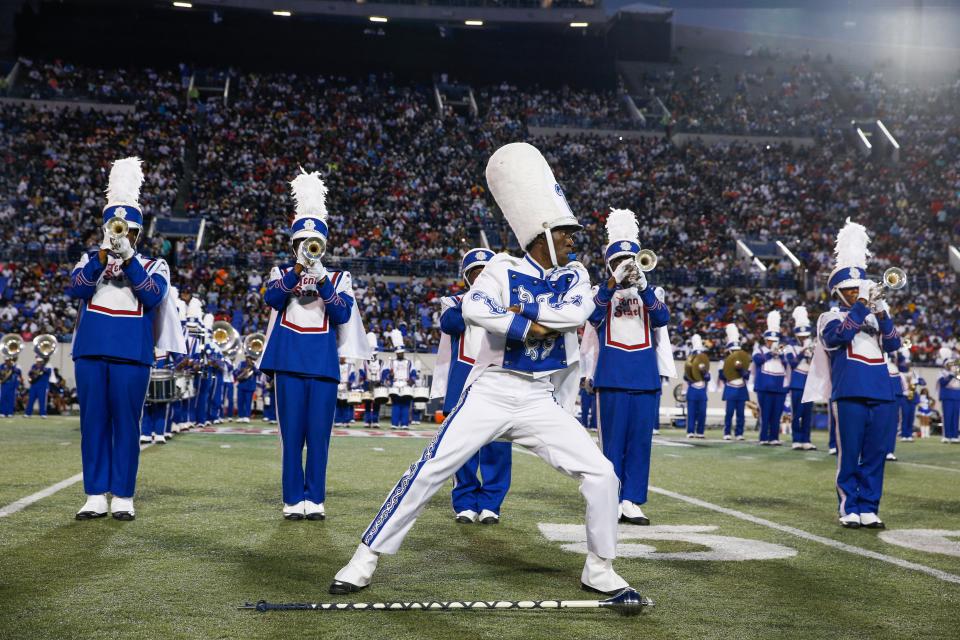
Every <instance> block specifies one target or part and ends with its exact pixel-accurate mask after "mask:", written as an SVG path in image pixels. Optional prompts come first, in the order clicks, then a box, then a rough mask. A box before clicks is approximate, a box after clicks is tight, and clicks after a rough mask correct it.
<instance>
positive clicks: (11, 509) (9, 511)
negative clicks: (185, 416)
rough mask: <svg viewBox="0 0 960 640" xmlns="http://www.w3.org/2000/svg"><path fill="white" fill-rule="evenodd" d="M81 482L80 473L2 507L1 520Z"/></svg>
mask: <svg viewBox="0 0 960 640" xmlns="http://www.w3.org/2000/svg"><path fill="white" fill-rule="evenodd" d="M152 445H153V443H152V442H151V443H150V444H145V445H143V446H142V447H140V451H143V450H144V449H146V448H147V447H149V446H152ZM81 480H83V474H82V473H78V474H77V475H75V476H70V477H69V478H67V479H66V480H61V481H60V482H58V483H57V484H52V485H50V486H49V487H47V488H46V489H41V490H40V491H37V492H36V493H32V494H30V495H29V496H27V497H26V498H20V499H19V500H17V501H16V502H11V503H10V504H8V505H7V506H5V507H0V518H6V517H7V516H11V515H13V514H15V513H16V512H18V511H22V510H23V509H25V508H26V507H29V506H30V505H32V504H33V503H34V502H39V501H40V500H43V499H44V498H47V497H50V496H52V495H53V494H55V493H56V492H57V491H60V490H61V489H66V488H67V487H71V486H73V485H75V484H77V483H78V482H80V481H81Z"/></svg>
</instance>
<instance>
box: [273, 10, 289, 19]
mask: <svg viewBox="0 0 960 640" xmlns="http://www.w3.org/2000/svg"><path fill="white" fill-rule="evenodd" d="M273 15H275V16H279V17H281V18H289V17H290V16H292V15H293V14H292V13H290V12H289V11H274V12H273Z"/></svg>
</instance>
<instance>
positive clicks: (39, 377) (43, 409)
mask: <svg viewBox="0 0 960 640" xmlns="http://www.w3.org/2000/svg"><path fill="white" fill-rule="evenodd" d="M48 362H49V359H48V358H45V357H43V356H42V355H39V354H38V355H37V359H36V361H35V362H34V363H33V366H32V367H30V371H28V372H27V379H28V380H29V382H30V391H29V394H28V395H27V406H26V408H25V410H24V414H23V417H24V418H29V417H31V416H33V405H34V403H37V404H39V414H40V417H41V418H43V419H46V417H47V393H48V392H49V391H50V381H51V377H52V376H53V367H48V366H47V363H48Z"/></svg>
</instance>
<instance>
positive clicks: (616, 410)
mask: <svg viewBox="0 0 960 640" xmlns="http://www.w3.org/2000/svg"><path fill="white" fill-rule="evenodd" d="M640 251H641V249H640V227H639V225H638V224H637V220H636V216H635V215H634V213H633V212H632V211H630V210H628V209H612V210H611V211H610V215H609V216H608V217H607V247H606V249H605V251H604V261H605V262H606V265H607V275H608V278H607V280H606V281H602V282H601V283H600V285H599V287H600V289H603V290H604V291H603V293H602V294H600V293H599V290H598V294H597V299H598V301H600V302H604V301H607V302H606V303H605V304H598V305H597V308H596V309H595V310H594V311H593V313H592V314H591V315H590V318H589V320H590V323H591V328H593V329H595V330H596V335H597V338H598V342H599V353H598V355H597V359H596V367H595V371H591V372H588V374H589V375H588V377H587V385H588V386H591V387H593V389H594V392H595V396H596V411H597V434H598V436H599V438H600V446H601V448H602V449H603V454H604V455H605V456H606V457H607V459H608V460H610V462H612V463H613V469H614V471H615V472H616V474H617V477H618V478H619V479H620V520H621V521H622V522H628V523H630V524H637V525H648V524H650V519H649V518H648V517H647V516H646V514H644V512H643V509H642V506H643V505H644V504H646V502H647V485H648V484H649V480H650V453H651V449H652V447H653V430H654V429H655V428H656V426H657V423H658V422H659V415H658V403H657V394H658V393H659V392H660V388H661V382H660V373H661V369H660V365H659V357H658V353H659V352H658V348H657V343H656V335H655V331H656V329H658V328H659V327H665V326H666V325H667V323H668V322H669V321H670V310H669V309H668V308H667V305H665V304H664V303H663V302H662V301H661V300H660V299H659V298H658V297H657V294H656V292H655V291H654V289H653V287H650V286H649V285H648V284H647V278H646V275H645V274H644V272H643V271H641V270H640V268H639V265H638V264H637V255H638V254H639V253H640ZM624 264H626V265H628V266H630V267H631V273H630V274H629V275H628V277H626V278H622V279H621V280H620V281H619V282H618V281H617V278H616V277H615V276H614V274H615V273H617V269H619V268H620V267H621V265H624ZM667 348H669V345H667ZM661 349H662V348H661ZM672 357H673V356H672V355H671V356H670V358H671V360H672Z"/></svg>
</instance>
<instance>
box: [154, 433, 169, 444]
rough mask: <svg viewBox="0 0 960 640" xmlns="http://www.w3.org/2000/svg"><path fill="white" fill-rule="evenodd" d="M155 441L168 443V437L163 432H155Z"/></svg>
mask: <svg viewBox="0 0 960 640" xmlns="http://www.w3.org/2000/svg"><path fill="white" fill-rule="evenodd" d="M153 441H154V443H156V444H166V443H167V439H166V437H165V436H164V435H163V434H162V433H160V434H156V433H155V434H153Z"/></svg>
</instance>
